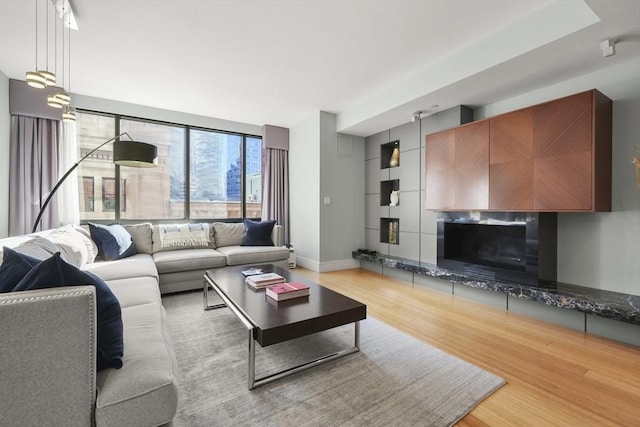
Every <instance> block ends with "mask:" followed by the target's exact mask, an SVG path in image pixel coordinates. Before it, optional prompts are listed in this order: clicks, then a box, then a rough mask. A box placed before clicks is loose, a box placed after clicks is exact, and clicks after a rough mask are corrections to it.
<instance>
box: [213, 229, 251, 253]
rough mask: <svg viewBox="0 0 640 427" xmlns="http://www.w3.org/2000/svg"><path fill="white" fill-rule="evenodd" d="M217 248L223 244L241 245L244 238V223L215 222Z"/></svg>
mask: <svg viewBox="0 0 640 427" xmlns="http://www.w3.org/2000/svg"><path fill="white" fill-rule="evenodd" d="M213 229H214V231H215V236H216V249H217V248H220V247H222V246H233V245H241V244H242V239H244V233H245V230H244V224H243V223H241V222H214V223H213Z"/></svg>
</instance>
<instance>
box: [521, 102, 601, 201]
mask: <svg viewBox="0 0 640 427" xmlns="http://www.w3.org/2000/svg"><path fill="white" fill-rule="evenodd" d="M592 99H593V92H584V93H580V94H577V95H574V96H570V97H567V98H562V99H559V100H557V101H553V102H548V103H546V104H542V105H538V106H536V107H533V158H534V160H533V191H534V202H533V207H534V209H535V210H536V211H562V210H592V189H593V186H592V175H593V174H592V172H593V171H592V141H593V138H592V116H591V109H592Z"/></svg>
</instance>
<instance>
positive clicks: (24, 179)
mask: <svg viewBox="0 0 640 427" xmlns="http://www.w3.org/2000/svg"><path fill="white" fill-rule="evenodd" d="M59 145H60V122H59V121H57V120H51V119H44V118H37V117H25V116H19V115H12V116H11V147H10V170H9V235H10V236H16V235H19V234H25V233H31V229H32V227H33V223H34V222H35V220H36V218H37V216H38V212H40V206H41V204H42V203H43V202H44V200H45V199H46V198H47V196H48V195H49V192H50V191H51V189H52V188H53V186H54V185H55V184H56V182H58V177H59V171H58V169H59V168H58V150H59ZM57 225H58V207H57V202H56V198H55V197H54V198H53V199H52V200H51V202H50V203H49V206H47V210H46V211H45V213H44V215H43V216H42V219H41V222H40V226H39V229H40V230H46V229H48V228H53V227H55V226H57Z"/></svg>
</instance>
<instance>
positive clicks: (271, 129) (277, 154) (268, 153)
mask: <svg viewBox="0 0 640 427" xmlns="http://www.w3.org/2000/svg"><path fill="white" fill-rule="evenodd" d="M269 219H271V220H273V219H275V220H276V222H277V224H279V225H282V227H283V229H284V243H285V244H289V242H290V240H289V129H287V128H283V127H279V126H271V125H264V126H263V127H262V220H263V221H264V220H269Z"/></svg>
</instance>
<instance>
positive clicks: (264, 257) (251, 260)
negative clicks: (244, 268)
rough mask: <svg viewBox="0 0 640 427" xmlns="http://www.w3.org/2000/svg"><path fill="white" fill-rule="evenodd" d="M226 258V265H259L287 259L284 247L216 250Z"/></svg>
mask: <svg viewBox="0 0 640 427" xmlns="http://www.w3.org/2000/svg"><path fill="white" fill-rule="evenodd" d="M216 250H217V251H218V252H220V253H221V254H223V255H224V256H226V257H227V265H240V264H260V263H265V262H272V261H280V260H283V259H288V258H289V249H288V248H286V247H284V246H237V245H236V246H225V247H223V248H218V249H216Z"/></svg>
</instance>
